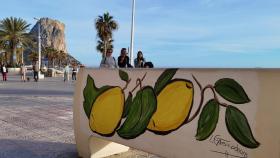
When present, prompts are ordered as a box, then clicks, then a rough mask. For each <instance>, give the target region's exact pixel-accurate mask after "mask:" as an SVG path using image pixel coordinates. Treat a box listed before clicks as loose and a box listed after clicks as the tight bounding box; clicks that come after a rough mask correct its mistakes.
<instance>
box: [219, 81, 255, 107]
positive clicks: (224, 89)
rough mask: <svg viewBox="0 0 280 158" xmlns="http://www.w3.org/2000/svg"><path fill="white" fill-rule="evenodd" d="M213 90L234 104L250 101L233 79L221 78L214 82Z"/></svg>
mask: <svg viewBox="0 0 280 158" xmlns="http://www.w3.org/2000/svg"><path fill="white" fill-rule="evenodd" d="M215 90H216V91H217V92H218V93H219V94H220V95H221V96H222V97H223V98H224V99H226V100H228V101H230V102H232V103H235V104H244V103H248V102H250V99H249V97H248V95H247V94H246V92H245V91H244V89H243V87H242V86H241V85H240V84H239V83H238V82H236V81H235V80H233V79H230V78H223V79H220V80H218V81H217V82H216V83H215Z"/></svg>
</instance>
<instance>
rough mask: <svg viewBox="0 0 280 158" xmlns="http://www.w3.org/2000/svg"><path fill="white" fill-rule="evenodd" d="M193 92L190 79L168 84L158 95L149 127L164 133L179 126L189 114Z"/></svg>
mask: <svg viewBox="0 0 280 158" xmlns="http://www.w3.org/2000/svg"><path fill="white" fill-rule="evenodd" d="M193 94H194V90H193V84H192V82H190V81H187V80H182V79H180V80H179V79H177V80H173V81H171V82H170V83H169V84H167V85H166V86H165V87H164V88H163V90H162V91H161V92H160V93H159V95H158V96H157V110H156V112H155V113H154V115H153V116H152V118H151V120H150V122H149V125H148V129H149V130H151V131H154V132H156V133H162V134H164V133H169V132H171V131H173V130H176V129H177V128H179V127H180V126H181V125H182V124H183V123H184V122H185V120H186V119H187V118H188V116H189V113H190V111H191V108H192V103H193Z"/></svg>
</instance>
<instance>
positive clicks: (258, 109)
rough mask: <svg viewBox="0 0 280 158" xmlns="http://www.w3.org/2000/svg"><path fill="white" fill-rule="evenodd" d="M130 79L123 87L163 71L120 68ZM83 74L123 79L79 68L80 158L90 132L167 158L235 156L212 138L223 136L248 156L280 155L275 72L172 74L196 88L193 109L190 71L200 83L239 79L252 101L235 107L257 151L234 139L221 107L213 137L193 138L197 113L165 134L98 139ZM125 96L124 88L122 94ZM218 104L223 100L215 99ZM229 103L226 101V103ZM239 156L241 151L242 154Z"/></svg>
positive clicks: (99, 80)
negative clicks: (90, 119) (87, 112)
mask: <svg viewBox="0 0 280 158" xmlns="http://www.w3.org/2000/svg"><path fill="white" fill-rule="evenodd" d="M125 71H126V72H128V74H129V76H130V77H131V79H132V83H133V84H130V85H129V86H128V89H132V88H133V87H134V86H135V81H136V78H138V77H139V78H141V77H142V76H143V75H144V74H145V73H146V72H147V77H146V79H145V80H144V82H143V84H144V85H151V86H153V85H154V84H155V82H156V80H157V78H158V77H159V76H160V74H161V73H162V72H163V71H164V69H130V70H125ZM87 75H90V76H92V77H93V78H94V80H95V83H96V86H97V87H101V86H104V85H118V86H120V87H123V86H124V85H125V83H124V82H123V81H121V80H120V78H119V76H118V70H112V69H108V70H105V69H102V70H101V69H82V70H81V71H80V73H79V77H78V82H77V85H76V89H75V98H74V107H73V108H74V130H75V137H76V142H77V148H78V152H79V154H80V155H81V156H83V157H89V154H90V150H89V147H88V144H91V143H90V142H89V141H88V140H89V138H90V137H91V136H94V137H96V138H101V139H104V140H107V141H112V142H117V143H120V144H124V145H126V146H129V147H133V148H136V149H140V150H143V151H146V152H149V153H153V154H156V155H161V156H163V157H168V158H185V157H192V158H202V157H207V158H212V157H213V158H217V157H218V158H219V157H221V158H222V157H225V156H226V155H225V154H224V155H222V154H219V153H217V152H214V151H218V152H223V153H229V154H232V155H236V156H240V157H241V156H242V155H241V154H240V152H236V151H235V150H233V149H231V148H229V147H228V146H223V145H221V144H218V145H217V143H215V142H213V138H214V137H215V136H216V138H217V137H219V138H222V139H225V140H227V141H229V142H228V144H229V145H230V146H235V147H238V149H239V150H240V151H242V152H246V155H247V157H253V158H263V157H267V156H269V157H270V158H279V157H280V139H279V134H280V123H279V120H280V119H279V118H280V117H279V116H280V115H279V113H280V106H279V104H280V93H279V89H280V84H279V81H280V70H256V69H180V70H178V72H177V73H176V75H175V76H174V78H183V79H188V80H191V81H192V82H193V84H194V87H195V90H194V91H195V92H194V93H195V95H194V103H193V110H192V112H191V115H192V114H193V113H194V111H195V110H194V109H196V108H197V106H198V104H199V101H200V97H201V96H200V93H199V91H200V90H199V88H198V86H197V84H195V82H194V80H193V78H192V75H194V76H195V77H196V78H197V79H198V80H199V81H200V83H201V84H202V86H205V85H207V84H214V83H215V82H216V81H217V80H219V79H221V78H233V79H235V80H236V81H238V82H239V83H240V84H241V85H242V86H243V88H244V89H245V91H246V93H247V94H248V96H249V97H250V99H251V102H250V103H247V104H244V105H236V107H238V108H239V109H240V110H241V111H242V112H243V113H244V114H245V115H246V117H247V119H248V121H249V123H250V126H251V129H252V132H253V134H254V136H255V138H256V139H257V140H258V141H259V142H260V143H261V145H260V146H259V147H258V148H256V149H249V148H246V147H243V146H242V145H240V144H239V143H238V142H236V141H235V140H234V139H233V138H232V137H231V136H230V134H229V132H228V131H227V129H226V127H225V119H224V118H225V108H220V115H219V122H218V125H217V127H216V130H215V132H214V133H213V134H212V137H210V138H208V139H207V140H205V141H197V140H196V139H195V134H196V129H197V122H198V117H197V118H196V119H195V120H193V121H192V122H191V123H189V124H187V125H184V126H182V127H181V128H179V129H178V130H176V131H174V132H172V133H170V134H168V135H164V136H162V135H155V134H154V133H151V132H149V131H146V132H145V133H144V134H142V135H140V136H139V137H137V138H135V139H131V140H125V139H123V138H120V137H119V136H118V135H117V134H115V135H114V136H113V137H102V136H100V135H98V134H95V133H93V132H91V130H90V128H89V124H88V118H87V117H86V115H85V113H84V109H83V89H84V87H85V84H86V78H87ZM126 96H127V92H126ZM212 97H213V95H212V94H211V93H210V92H208V91H207V93H206V95H205V102H206V101H207V100H209V99H211V98H212ZM220 99H221V100H222V101H223V102H227V101H225V100H223V99H222V98H220ZM227 103H228V102H227ZM243 156H244V155H243Z"/></svg>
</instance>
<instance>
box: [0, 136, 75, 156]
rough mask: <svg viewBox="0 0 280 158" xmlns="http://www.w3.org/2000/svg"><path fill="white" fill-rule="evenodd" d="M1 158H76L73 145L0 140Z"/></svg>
mask: <svg viewBox="0 0 280 158" xmlns="http://www.w3.org/2000/svg"><path fill="white" fill-rule="evenodd" d="M0 157H1V158H78V153H77V151H76V145H75V144H67V143H57V142H43V141H25V140H10V139H1V140H0Z"/></svg>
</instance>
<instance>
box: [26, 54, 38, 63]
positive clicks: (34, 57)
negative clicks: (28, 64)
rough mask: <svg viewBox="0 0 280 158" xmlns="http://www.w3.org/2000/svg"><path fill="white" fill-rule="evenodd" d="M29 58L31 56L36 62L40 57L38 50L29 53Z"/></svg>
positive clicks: (30, 58)
mask: <svg viewBox="0 0 280 158" xmlns="http://www.w3.org/2000/svg"><path fill="white" fill-rule="evenodd" d="M28 58H29V60H31V61H33V62H35V61H37V60H38V58H39V57H38V53H36V52H31V53H30V54H29V56H28Z"/></svg>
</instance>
